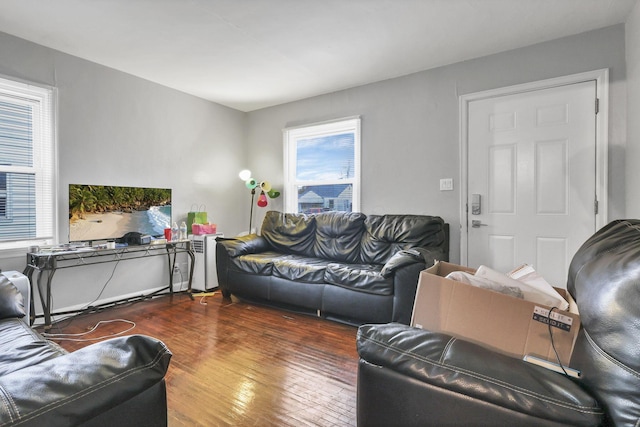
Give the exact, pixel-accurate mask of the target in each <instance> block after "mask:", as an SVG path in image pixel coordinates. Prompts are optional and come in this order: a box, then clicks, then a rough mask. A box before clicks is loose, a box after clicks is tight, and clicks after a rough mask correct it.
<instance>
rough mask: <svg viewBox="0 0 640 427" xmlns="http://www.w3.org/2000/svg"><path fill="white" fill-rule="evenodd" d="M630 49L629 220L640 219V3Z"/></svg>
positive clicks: (629, 30) (631, 24)
mask: <svg viewBox="0 0 640 427" xmlns="http://www.w3.org/2000/svg"><path fill="white" fill-rule="evenodd" d="M626 40H627V44H626V50H627V97H628V98H627V99H628V101H627V102H628V104H627V105H628V115H627V117H628V118H629V120H628V121H627V129H628V130H627V150H626V159H627V176H626V177H627V179H626V182H627V197H626V199H627V210H626V217H627V218H640V194H638V184H639V183H640V167H638V165H639V164H640V120H638V118H639V117H640V2H638V3H636V6H635V8H634V9H633V12H632V13H631V14H630V15H629V18H628V20H627V25H626Z"/></svg>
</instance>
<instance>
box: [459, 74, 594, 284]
mask: <svg viewBox="0 0 640 427" xmlns="http://www.w3.org/2000/svg"><path fill="white" fill-rule="evenodd" d="M595 100H596V82H595V81H588V82H583V83H576V84H570V85H564V86H559V87H554V88H548V89H542V90H536V91H530V92H525V93H518V94H513V95H506V96H500V97H496V98H489V99H481V100H476V101H472V102H470V103H469V107H468V108H469V110H468V175H467V177H468V185H467V195H468V196H467V206H468V215H467V218H468V227H467V232H468V236H467V239H468V245H467V264H468V265H469V266H471V267H478V266H479V265H483V264H484V265H487V266H489V267H491V268H493V269H495V270H498V271H502V272H508V271H510V270H511V269H513V268H514V267H516V266H518V265H521V264H524V263H526V264H531V265H532V266H533V267H534V268H535V269H536V270H537V271H538V272H539V273H540V274H542V276H543V277H544V278H545V279H546V280H547V281H548V282H549V283H551V284H553V285H554V286H560V287H564V286H565V285H566V278H567V271H568V268H569V263H570V262H571V259H572V257H573V255H574V253H575V252H576V250H577V249H578V248H579V246H580V245H581V244H582V243H583V242H584V241H585V240H586V239H587V238H588V237H589V236H591V235H592V234H593V233H594V232H595V230H596V211H595V202H596V108H595V105H596V101H595Z"/></svg>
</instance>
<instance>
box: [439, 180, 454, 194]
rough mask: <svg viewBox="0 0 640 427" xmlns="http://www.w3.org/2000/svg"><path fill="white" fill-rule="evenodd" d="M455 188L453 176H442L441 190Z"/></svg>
mask: <svg viewBox="0 0 640 427" xmlns="http://www.w3.org/2000/svg"><path fill="white" fill-rule="evenodd" d="M451 190H453V178H442V179H441V180H440V191H451Z"/></svg>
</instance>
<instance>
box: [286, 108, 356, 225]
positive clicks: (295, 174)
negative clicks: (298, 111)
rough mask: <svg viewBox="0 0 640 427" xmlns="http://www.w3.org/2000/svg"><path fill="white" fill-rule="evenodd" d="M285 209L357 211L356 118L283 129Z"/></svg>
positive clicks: (306, 211) (294, 210)
mask: <svg viewBox="0 0 640 427" xmlns="http://www.w3.org/2000/svg"><path fill="white" fill-rule="evenodd" d="M284 140H285V189H284V206H285V211H286V212H299V213H318V212H326V211H342V212H359V211H360V118H349V119H344V120H339V121H333V122H328V123H320V124H315V125H309V126H303V127H296V128H289V129H285V131H284Z"/></svg>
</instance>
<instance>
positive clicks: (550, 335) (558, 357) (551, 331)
mask: <svg viewBox="0 0 640 427" xmlns="http://www.w3.org/2000/svg"><path fill="white" fill-rule="evenodd" d="M553 310H559V308H558V307H551V309H550V310H549V314H547V328H548V329H549V338H550V339H551V348H552V349H553V352H554V353H555V355H556V360H557V361H558V365H559V366H560V369H562V372H564V375H565V376H566V377H567V378H569V374H568V373H567V370H566V369H564V366H563V365H562V361H561V360H560V355H559V354H558V350H556V344H555V343H554V342H553V330H552V326H551V313H553Z"/></svg>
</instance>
